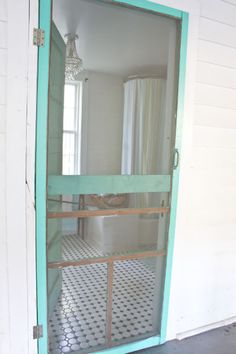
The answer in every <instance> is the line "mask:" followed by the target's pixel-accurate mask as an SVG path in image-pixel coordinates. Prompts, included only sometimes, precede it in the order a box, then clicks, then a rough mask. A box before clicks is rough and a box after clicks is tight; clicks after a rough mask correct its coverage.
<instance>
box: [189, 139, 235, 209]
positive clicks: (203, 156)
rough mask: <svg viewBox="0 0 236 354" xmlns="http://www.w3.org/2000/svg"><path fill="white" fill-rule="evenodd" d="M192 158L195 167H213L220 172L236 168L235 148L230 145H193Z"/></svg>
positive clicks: (209, 168)
mask: <svg viewBox="0 0 236 354" xmlns="http://www.w3.org/2000/svg"><path fill="white" fill-rule="evenodd" d="M193 159H194V168H195V169H205V170H210V171H213V170H214V169H215V170H220V171H221V172H222V171H225V170H226V169H231V170H233V169H234V170H235V169H236V159H235V149H234V148H231V147H224V148H223V147H215V146H214V147H209V146H208V147H204V146H200V147H194V149H193ZM217 172H218V173H219V171H217ZM227 183H228V182H227ZM235 187H236V183H235ZM234 214H235V212H234Z"/></svg>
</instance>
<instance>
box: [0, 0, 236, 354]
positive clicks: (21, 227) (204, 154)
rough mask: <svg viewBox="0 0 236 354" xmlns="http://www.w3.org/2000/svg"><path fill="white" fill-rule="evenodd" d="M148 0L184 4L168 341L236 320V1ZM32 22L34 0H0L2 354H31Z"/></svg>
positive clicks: (33, 19) (33, 344) (33, 301)
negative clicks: (179, 143) (182, 88)
mask: <svg viewBox="0 0 236 354" xmlns="http://www.w3.org/2000/svg"><path fill="white" fill-rule="evenodd" d="M157 2H158V3H162V4H164V5H169V6H172V7H176V8H179V9H183V10H186V11H189V12H190V26H189V44H188V66H187V83H186V105H185V114H184V135H183V150H182V154H181V171H180V188H179V202H178V213H177V226H176V238H175V240H176V241H175V252H174V262H173V276H172V286H171V298H170V313H169V326H168V339H171V338H175V337H176V336H177V337H179V338H181V337H183V336H186V335H189V334H192V333H197V332H199V331H203V330H205V329H208V328H211V327H215V326H218V325H220V324H223V323H224V321H226V322H232V321H233V320H235V319H236V302H235V294H236V271H235V268H236V266H235V256H236V237H235V234H236V217H235V200H236V185H235V175H236V163H235V148H236V118H235V116H236V115H235V112H236V90H235V88H236V1H235V0H227V1H226V0H199V1H198V0H157ZM29 4H30V6H29ZM29 11H30V14H29ZM29 15H30V16H29ZM29 17H30V23H28V18H29ZM36 25H37V1H36V0H30V1H27V0H22V1H20V2H19V1H17V0H0V193H1V202H2V206H3V207H1V208H0V281H1V292H0V296H1V299H0V353H1V354H2V353H8V354H15V353H21V354H26V353H30V354H32V353H36V342H35V341H33V340H32V326H33V324H34V323H35V314H36V310H35V304H36V303H35V255H34V248H35V244H34V206H33V203H34V143H35V140H34V139H35V135H34V131H35V92H36V91H35V89H36V86H35V83H36V70H35V68H36V60H37V59H36V48H35V47H33V46H32V27H36ZM6 58H7V65H6V64H5V63H6ZM26 181H27V184H26Z"/></svg>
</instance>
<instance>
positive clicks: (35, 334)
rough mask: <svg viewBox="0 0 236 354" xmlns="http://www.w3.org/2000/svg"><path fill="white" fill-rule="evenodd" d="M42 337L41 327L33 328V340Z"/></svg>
mask: <svg viewBox="0 0 236 354" xmlns="http://www.w3.org/2000/svg"><path fill="white" fill-rule="evenodd" d="M41 337H43V326H42V325H38V326H33V339H39V338H41Z"/></svg>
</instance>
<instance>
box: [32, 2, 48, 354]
mask: <svg viewBox="0 0 236 354" xmlns="http://www.w3.org/2000/svg"><path fill="white" fill-rule="evenodd" d="M50 20H51V2H50V1H48V0H40V1H39V28H42V29H44V31H45V45H44V46H43V47H39V52H38V83H37V121H36V181H35V182H36V272H37V322H38V324H39V325H43V333H44V335H43V337H42V338H40V339H39V340H38V353H39V354H46V353H47V340H48V339H47V259H46V198H47V185H46V182H47V181H46V162H47V113H48V80H49V53H50Z"/></svg>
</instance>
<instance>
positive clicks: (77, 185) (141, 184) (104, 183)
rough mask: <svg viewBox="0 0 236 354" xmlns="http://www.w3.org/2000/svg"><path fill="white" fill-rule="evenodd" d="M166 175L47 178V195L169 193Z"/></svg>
mask: <svg viewBox="0 0 236 354" xmlns="http://www.w3.org/2000/svg"><path fill="white" fill-rule="evenodd" d="M170 179H171V178H170V176H168V175H132V176H128V175H118V176H49V177H48V195H63V194H103V193H113V194H115V193H146V192H169V191H170Z"/></svg>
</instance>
